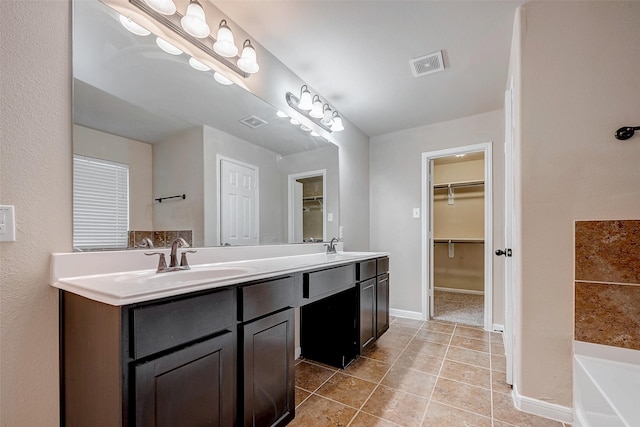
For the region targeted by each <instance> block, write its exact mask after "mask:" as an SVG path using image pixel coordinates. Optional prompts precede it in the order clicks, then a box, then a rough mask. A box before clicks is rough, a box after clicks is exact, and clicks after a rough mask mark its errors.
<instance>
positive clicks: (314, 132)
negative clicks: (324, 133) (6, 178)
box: [311, 130, 320, 136]
mask: <svg viewBox="0 0 640 427" xmlns="http://www.w3.org/2000/svg"><path fill="white" fill-rule="evenodd" d="M311 136H320V134H319V133H318V132H316V131H315V130H312V131H311Z"/></svg>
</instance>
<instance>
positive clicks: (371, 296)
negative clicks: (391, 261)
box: [360, 278, 376, 354]
mask: <svg viewBox="0 0 640 427" xmlns="http://www.w3.org/2000/svg"><path fill="white" fill-rule="evenodd" d="M375 339H376V279H375V278H373V279H371V280H367V281H365V282H362V283H360V354H362V353H363V352H364V350H365V349H366V348H367V346H368V345H369V344H371V343H372V342H373V341H375Z"/></svg>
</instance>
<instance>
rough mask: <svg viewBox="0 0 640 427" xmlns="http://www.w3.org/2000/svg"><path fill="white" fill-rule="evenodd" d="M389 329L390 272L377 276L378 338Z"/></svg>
mask: <svg viewBox="0 0 640 427" xmlns="http://www.w3.org/2000/svg"><path fill="white" fill-rule="evenodd" d="M388 329H389V273H384V274H382V275H380V276H378V277H377V281H376V338H380V337H381V336H382V334H384V333H385V332H387V330H388Z"/></svg>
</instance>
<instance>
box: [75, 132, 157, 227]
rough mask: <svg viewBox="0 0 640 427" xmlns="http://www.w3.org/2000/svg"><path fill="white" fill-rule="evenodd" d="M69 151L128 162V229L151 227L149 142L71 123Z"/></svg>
mask: <svg viewBox="0 0 640 427" xmlns="http://www.w3.org/2000/svg"><path fill="white" fill-rule="evenodd" d="M73 153H74V154H80V155H82V156H88V157H93V158H97V159H103V160H111V161H113V162H119V163H124V164H127V165H129V230H153V199H152V197H151V195H152V194H153V175H152V174H153V157H152V151H151V144H147V143H146V142H140V141H136V140H133V139H129V138H123V137H121V136H117V135H112V134H110V133H106V132H100V131H97V130H94V129H89V128H86V127H84V126H79V125H73Z"/></svg>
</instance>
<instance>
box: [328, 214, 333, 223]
mask: <svg viewBox="0 0 640 427" xmlns="http://www.w3.org/2000/svg"><path fill="white" fill-rule="evenodd" d="M331 221H333V214H332V213H328V214H327V222H331Z"/></svg>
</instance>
